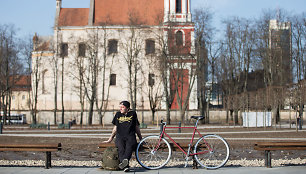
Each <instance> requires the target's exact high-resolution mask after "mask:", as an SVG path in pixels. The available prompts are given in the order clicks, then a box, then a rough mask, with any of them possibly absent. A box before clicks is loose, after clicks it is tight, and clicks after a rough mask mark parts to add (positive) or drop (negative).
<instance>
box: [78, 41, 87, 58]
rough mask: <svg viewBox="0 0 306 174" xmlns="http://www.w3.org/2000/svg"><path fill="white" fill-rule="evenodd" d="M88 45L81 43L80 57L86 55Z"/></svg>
mask: <svg viewBox="0 0 306 174" xmlns="http://www.w3.org/2000/svg"><path fill="white" fill-rule="evenodd" d="M85 53H86V45H85V44H84V43H80V44H79V57H85Z"/></svg>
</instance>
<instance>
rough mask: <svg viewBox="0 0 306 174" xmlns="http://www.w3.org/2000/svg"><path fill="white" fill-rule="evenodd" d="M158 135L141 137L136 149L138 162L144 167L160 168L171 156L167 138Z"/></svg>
mask: <svg viewBox="0 0 306 174" xmlns="http://www.w3.org/2000/svg"><path fill="white" fill-rule="evenodd" d="M159 139H160V137H159V136H148V137H145V138H143V139H142V140H141V141H140V142H139V144H138V146H137V149H136V159H137V161H138V163H139V164H140V165H141V166H142V167H144V168H146V169H160V168H161V167H163V166H165V165H166V164H167V163H168V162H169V160H170V157H171V147H170V144H169V142H168V141H167V140H165V139H164V138H162V139H161V140H160V141H159Z"/></svg>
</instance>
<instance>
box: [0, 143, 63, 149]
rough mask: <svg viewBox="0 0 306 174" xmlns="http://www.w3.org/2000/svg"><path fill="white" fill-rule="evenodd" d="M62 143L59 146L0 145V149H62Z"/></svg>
mask: <svg viewBox="0 0 306 174" xmlns="http://www.w3.org/2000/svg"><path fill="white" fill-rule="evenodd" d="M61 147H62V145H61V143H58V144H55V143H54V144H0V148H49V149H50V148H54V149H61Z"/></svg>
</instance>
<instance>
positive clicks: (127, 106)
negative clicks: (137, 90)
mask: <svg viewBox="0 0 306 174" xmlns="http://www.w3.org/2000/svg"><path fill="white" fill-rule="evenodd" d="M120 104H121V105H124V106H125V107H126V108H130V105H131V104H130V102H128V101H122V102H120Z"/></svg>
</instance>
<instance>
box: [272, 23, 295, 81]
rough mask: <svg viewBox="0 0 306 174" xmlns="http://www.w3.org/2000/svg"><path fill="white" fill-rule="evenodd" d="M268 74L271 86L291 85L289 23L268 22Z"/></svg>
mask: <svg viewBox="0 0 306 174" xmlns="http://www.w3.org/2000/svg"><path fill="white" fill-rule="evenodd" d="M269 47H270V50H271V52H270V58H271V65H270V73H271V75H272V79H271V80H272V85H277V86H283V85H286V84H290V83H292V57H291V50H292V42H291V23H290V22H279V21H278V20H270V23H269Z"/></svg>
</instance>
